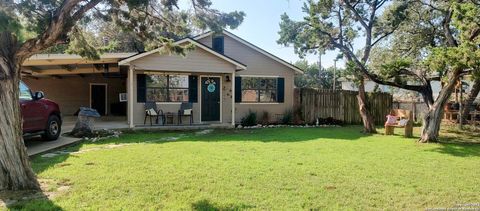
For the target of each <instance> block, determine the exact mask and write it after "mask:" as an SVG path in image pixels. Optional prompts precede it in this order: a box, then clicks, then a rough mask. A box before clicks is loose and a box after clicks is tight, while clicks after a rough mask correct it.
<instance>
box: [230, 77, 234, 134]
mask: <svg viewBox="0 0 480 211" xmlns="http://www.w3.org/2000/svg"><path fill="white" fill-rule="evenodd" d="M230 81H232V126H233V127H235V70H234V71H233V73H232V79H231V80H230Z"/></svg>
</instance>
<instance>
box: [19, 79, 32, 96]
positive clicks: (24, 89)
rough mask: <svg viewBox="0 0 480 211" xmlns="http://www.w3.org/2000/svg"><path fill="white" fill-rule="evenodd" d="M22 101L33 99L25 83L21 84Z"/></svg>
mask: <svg viewBox="0 0 480 211" xmlns="http://www.w3.org/2000/svg"><path fill="white" fill-rule="evenodd" d="M20 99H22V100H31V99H32V93H31V92H30V89H29V88H28V86H27V85H25V84H24V83H23V82H20Z"/></svg>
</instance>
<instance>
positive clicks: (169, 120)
mask: <svg viewBox="0 0 480 211" xmlns="http://www.w3.org/2000/svg"><path fill="white" fill-rule="evenodd" d="M175 115H176V114H175V113H173V112H166V113H165V124H166V125H168V124H172V125H173V124H174V121H173V119H174V118H175Z"/></svg>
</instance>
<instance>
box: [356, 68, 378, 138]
mask: <svg viewBox="0 0 480 211" xmlns="http://www.w3.org/2000/svg"><path fill="white" fill-rule="evenodd" d="M357 100H358V109H359V110H360V116H361V117H362V122H363V130H364V131H363V132H364V133H377V130H376V128H375V121H374V120H373V117H372V115H371V114H370V110H369V108H368V105H367V95H366V94H365V82H364V78H363V77H361V79H360V85H359V86H358V95H357Z"/></svg>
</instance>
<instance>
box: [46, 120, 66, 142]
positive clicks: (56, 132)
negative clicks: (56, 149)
mask: <svg viewBox="0 0 480 211" xmlns="http://www.w3.org/2000/svg"><path fill="white" fill-rule="evenodd" d="M61 132H62V123H61V122H60V118H59V117H58V116H57V115H50V117H48V121H47V128H45V131H44V133H43V135H42V138H43V139H44V140H46V141H53V140H57V139H58V137H59V136H60V133H61Z"/></svg>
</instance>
